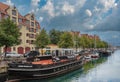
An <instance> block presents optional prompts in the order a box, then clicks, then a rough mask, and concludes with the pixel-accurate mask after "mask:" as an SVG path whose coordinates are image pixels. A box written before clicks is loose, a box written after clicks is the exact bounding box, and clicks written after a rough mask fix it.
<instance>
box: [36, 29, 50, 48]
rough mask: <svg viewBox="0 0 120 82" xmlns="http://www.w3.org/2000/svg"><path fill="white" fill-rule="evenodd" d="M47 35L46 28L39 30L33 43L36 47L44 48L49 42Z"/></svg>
mask: <svg viewBox="0 0 120 82" xmlns="http://www.w3.org/2000/svg"><path fill="white" fill-rule="evenodd" d="M49 41H50V40H49V36H48V34H47V33H46V30H45V29H44V28H43V29H42V30H41V32H40V33H39V34H38V35H37V36H36V41H35V45H36V47H37V48H45V47H46V45H48V44H49Z"/></svg>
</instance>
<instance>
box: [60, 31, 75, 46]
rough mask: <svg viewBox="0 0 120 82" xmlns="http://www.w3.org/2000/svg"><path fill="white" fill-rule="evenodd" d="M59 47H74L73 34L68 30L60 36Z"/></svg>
mask: <svg viewBox="0 0 120 82" xmlns="http://www.w3.org/2000/svg"><path fill="white" fill-rule="evenodd" d="M58 45H59V47H61V48H71V47H73V39H72V35H71V34H70V33H68V32H64V33H63V34H61V36H60V41H59V42H58Z"/></svg>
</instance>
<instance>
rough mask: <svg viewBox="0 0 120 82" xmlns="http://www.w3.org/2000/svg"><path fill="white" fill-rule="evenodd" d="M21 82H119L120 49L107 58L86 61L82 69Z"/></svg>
mask: <svg viewBox="0 0 120 82" xmlns="http://www.w3.org/2000/svg"><path fill="white" fill-rule="evenodd" d="M22 82H120V50H117V51H115V52H114V53H113V54H112V55H111V56H109V57H108V58H101V59H99V60H94V61H92V62H90V63H87V64H86V65H84V69H82V70H81V69H80V70H76V71H74V72H71V73H68V74H65V75H61V76H59V77H54V78H50V79H43V80H29V81H22Z"/></svg>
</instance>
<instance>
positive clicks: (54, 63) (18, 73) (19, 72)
mask: <svg viewBox="0 0 120 82" xmlns="http://www.w3.org/2000/svg"><path fill="white" fill-rule="evenodd" d="M29 54H31V53H29ZM82 60H83V56H81V55H77V56H75V55H71V54H68V55H60V56H55V55H54V56H53V55H44V56H38V55H36V56H29V57H27V58H26V61H22V62H12V63H9V64H8V65H9V68H8V74H9V76H12V77H14V78H15V79H21V80H24V79H31V78H32V79H42V78H48V77H53V76H58V75H61V74H64V73H67V72H70V71H73V70H77V69H81V68H82V65H83V62H82Z"/></svg>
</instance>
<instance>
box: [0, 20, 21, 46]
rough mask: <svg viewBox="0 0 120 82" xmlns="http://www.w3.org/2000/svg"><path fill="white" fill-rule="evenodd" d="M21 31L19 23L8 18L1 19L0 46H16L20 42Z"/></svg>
mask: <svg viewBox="0 0 120 82" xmlns="http://www.w3.org/2000/svg"><path fill="white" fill-rule="evenodd" d="M19 37H20V33H19V28H18V27H17V25H16V24H15V23H14V22H13V21H11V20H10V19H9V18H8V19H2V20H1V21H0V46H6V47H9V46H14V45H18V44H20V41H19Z"/></svg>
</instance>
